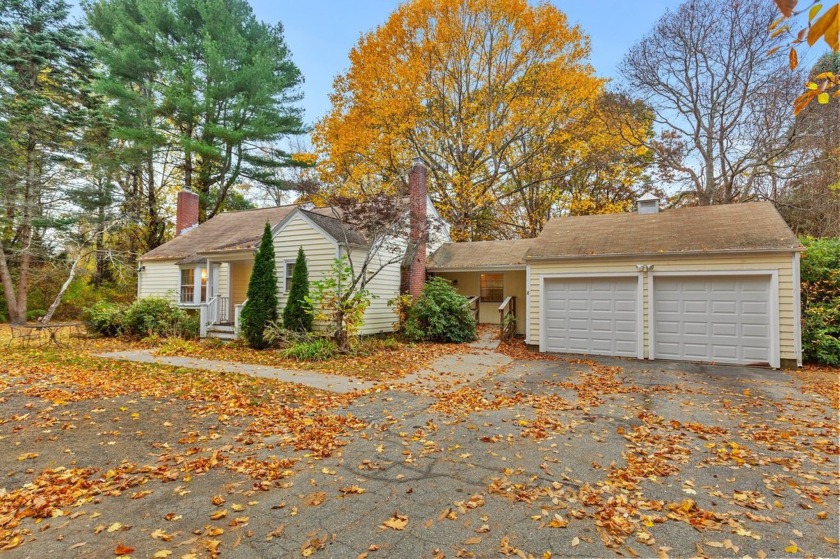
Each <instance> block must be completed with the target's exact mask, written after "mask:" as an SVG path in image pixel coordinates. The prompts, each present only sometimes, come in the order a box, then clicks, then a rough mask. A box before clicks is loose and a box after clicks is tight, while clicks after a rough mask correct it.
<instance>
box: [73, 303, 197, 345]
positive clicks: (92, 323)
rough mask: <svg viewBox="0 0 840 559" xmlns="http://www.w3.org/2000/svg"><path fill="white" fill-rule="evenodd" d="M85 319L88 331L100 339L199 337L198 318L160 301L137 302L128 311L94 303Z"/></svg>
mask: <svg viewBox="0 0 840 559" xmlns="http://www.w3.org/2000/svg"><path fill="white" fill-rule="evenodd" d="M87 316H88V321H87V322H88V327H89V328H91V329H92V330H93V331H94V332H97V333H99V334H101V335H103V336H116V335H118V334H124V335H126V336H132V337H135V338H148V337H156V338H169V337H178V338H184V339H195V338H198V335H199V317H198V314H196V313H188V312H186V311H185V310H183V309H181V308H180V307H178V306H177V305H176V304H175V303H173V302H171V301H169V300H168V299H163V298H160V297H144V298H143V299H138V300H137V301H135V302H134V303H133V304H132V305H131V306H129V307H128V308H123V307H121V306H119V305H114V304H112V303H105V302H102V303H97V304H96V305H94V306H93V307H90V308H89V309H87Z"/></svg>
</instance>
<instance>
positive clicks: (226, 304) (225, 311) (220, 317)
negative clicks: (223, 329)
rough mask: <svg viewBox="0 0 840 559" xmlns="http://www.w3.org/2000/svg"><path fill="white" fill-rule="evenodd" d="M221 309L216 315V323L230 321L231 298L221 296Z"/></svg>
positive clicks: (227, 322)
mask: <svg viewBox="0 0 840 559" xmlns="http://www.w3.org/2000/svg"><path fill="white" fill-rule="evenodd" d="M218 299H219V309H218V312H217V315H216V324H229V323H230V299H229V298H227V297H219V298H218Z"/></svg>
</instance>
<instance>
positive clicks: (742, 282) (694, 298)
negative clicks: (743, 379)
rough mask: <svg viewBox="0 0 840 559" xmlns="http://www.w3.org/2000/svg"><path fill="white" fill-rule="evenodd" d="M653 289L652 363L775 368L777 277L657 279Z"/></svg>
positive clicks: (737, 275) (771, 275) (680, 276)
mask: <svg viewBox="0 0 840 559" xmlns="http://www.w3.org/2000/svg"><path fill="white" fill-rule="evenodd" d="M651 283H652V286H653V288H652V293H653V296H652V301H651V317H652V320H651V322H652V324H653V331H652V333H651V345H652V348H653V350H652V352H651V356H650V357H651V359H677V360H687V361H709V362H715V363H736V364H741V365H751V364H757V365H768V364H770V363H775V362H777V357H776V356H775V355H774V353H775V352H774V348H775V347H776V343H775V340H776V338H777V336H778V333H777V328H776V320H775V319H774V316H776V312H775V303H774V301H775V299H776V298H777V297H778V295H777V294H776V293H775V291H776V290H777V288H776V283H777V282H776V281H775V276H774V275H773V274H763V273H757V274H752V275H742V273H741V272H735V273H734V274H729V275H694V274H690V275H683V274H679V275H671V276H668V275H664V276H661V275H656V274H653V275H652V276H651Z"/></svg>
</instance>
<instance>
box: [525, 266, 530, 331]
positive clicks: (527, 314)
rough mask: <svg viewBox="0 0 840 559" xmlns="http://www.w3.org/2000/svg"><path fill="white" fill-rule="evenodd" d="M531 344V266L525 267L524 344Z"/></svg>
mask: <svg viewBox="0 0 840 559" xmlns="http://www.w3.org/2000/svg"><path fill="white" fill-rule="evenodd" d="M530 343H531V266H530V265H526V266H525V344H526V345H529V344H530Z"/></svg>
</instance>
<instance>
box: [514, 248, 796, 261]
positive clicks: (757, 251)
mask: <svg viewBox="0 0 840 559" xmlns="http://www.w3.org/2000/svg"><path fill="white" fill-rule="evenodd" d="M801 251H802V249H798V248H757V249H732V250H709V251H702V250H697V251H690V252H688V251H686V252H611V253H604V254H564V255H557V256H526V257H525V260H526V261H527V262H531V263H542V262H554V261H565V260H590V259H597V258H612V259H619V258H630V259H639V258H674V257H679V256H685V257H692V256H693V257H699V256H747V255H751V254H761V255H765V254H790V253H791V252H801Z"/></svg>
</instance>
